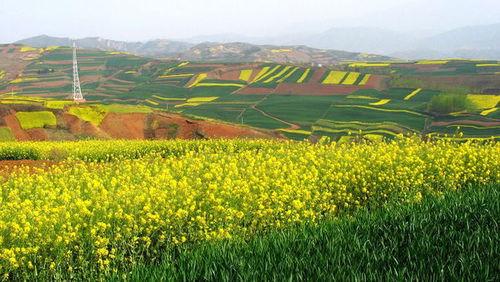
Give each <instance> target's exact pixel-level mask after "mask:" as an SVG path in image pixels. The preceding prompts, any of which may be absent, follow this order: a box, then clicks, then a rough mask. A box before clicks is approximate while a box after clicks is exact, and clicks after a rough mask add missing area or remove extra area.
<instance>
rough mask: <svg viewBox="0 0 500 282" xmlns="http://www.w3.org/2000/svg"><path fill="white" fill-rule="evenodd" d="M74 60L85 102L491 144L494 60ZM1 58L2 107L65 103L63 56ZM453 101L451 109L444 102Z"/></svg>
mask: <svg viewBox="0 0 500 282" xmlns="http://www.w3.org/2000/svg"><path fill="white" fill-rule="evenodd" d="M276 53H277V54H280V55H283V54H282V53H284V54H287V53H289V52H288V51H287V50H279V51H278V52H276ZM78 55H79V66H80V76H81V77H80V78H81V81H82V89H83V92H84V95H85V97H86V99H87V101H88V102H89V103H99V104H128V105H134V106H147V107H149V108H151V109H154V110H155V111H166V112H169V113H176V114H181V115H184V116H188V117H189V116H190V117H196V118H197V119H199V118H202V119H212V120H219V121H223V122H226V123H232V124H240V125H245V126H249V127H252V128H260V129H264V130H270V131H273V132H274V133H272V135H283V136H286V137H289V138H293V139H299V140H301V139H304V138H308V139H310V140H317V139H318V138H320V137H321V136H329V137H331V138H333V139H334V140H343V141H345V140H353V139H354V140H356V139H359V138H363V139H380V138H383V137H385V138H395V137H396V136H398V135H399V134H426V135H430V136H436V135H442V134H448V135H450V136H454V137H457V138H489V137H491V136H500V130H499V129H500V116H499V114H500V111H498V108H499V105H498V102H499V97H500V79H498V78H499V73H500V63H499V62H498V61H492V60H490V61H478V60H434V61H432V60H430V61H429V60H426V61H418V62H394V61H388V62H343V63H341V64H336V65H332V66H323V67H318V66H315V67H310V66H307V65H305V64H290V63H260V62H252V63H243V62H241V63H219V62H189V61H176V60H155V59H150V58H144V57H138V56H134V55H130V54H127V53H121V52H105V51H97V50H86V49H81V50H79V51H78ZM0 58H1V60H0V70H1V71H2V75H1V76H0V103H1V104H8V105H12V104H27V103H28V104H29V103H30V102H29V101H28V102H26V101H23V99H24V98H25V97H27V96H29V97H36V98H44V99H48V98H50V99H55V100H64V99H68V98H69V96H70V93H71V87H72V80H71V75H72V61H71V58H72V51H71V49H70V48H65V47H59V48H46V49H37V48H31V47H26V46H21V45H3V46H0ZM457 93H458V94H457ZM450 95H452V96H450ZM450 97H451V98H450ZM455 98H456V99H459V101H458V102H456V103H455V102H453V103H451V102H447V101H449V100H450V99H455ZM450 105H451V106H450ZM459 132H461V133H462V134H463V137H460V136H459V134H458V133H459ZM455 135H456V136H455Z"/></svg>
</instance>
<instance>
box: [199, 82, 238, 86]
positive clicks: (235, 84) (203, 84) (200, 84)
mask: <svg viewBox="0 0 500 282" xmlns="http://www.w3.org/2000/svg"><path fill="white" fill-rule="evenodd" d="M195 87H245V84H239V83H215V82H214V83H209V82H200V83H198V84H196V86H195Z"/></svg>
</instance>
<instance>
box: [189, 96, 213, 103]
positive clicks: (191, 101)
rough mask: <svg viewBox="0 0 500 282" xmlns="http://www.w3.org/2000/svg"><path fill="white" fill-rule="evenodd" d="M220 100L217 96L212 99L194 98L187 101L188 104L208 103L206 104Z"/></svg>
mask: <svg viewBox="0 0 500 282" xmlns="http://www.w3.org/2000/svg"><path fill="white" fill-rule="evenodd" d="M217 99H219V97H217V96H211V97H194V98H189V99H188V100H187V102H188V103H206V102H212V101H215V100H217Z"/></svg>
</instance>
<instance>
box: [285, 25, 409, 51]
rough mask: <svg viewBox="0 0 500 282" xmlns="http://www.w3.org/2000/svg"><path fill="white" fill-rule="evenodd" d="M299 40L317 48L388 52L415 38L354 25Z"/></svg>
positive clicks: (405, 44)
mask: <svg viewBox="0 0 500 282" xmlns="http://www.w3.org/2000/svg"><path fill="white" fill-rule="evenodd" d="M299 40H301V41H302V42H295V43H302V44H306V45H308V46H312V47H315V48H326V49H338V50H349V51H353V52H370V53H382V54H388V53H392V52H394V51H397V50H401V48H405V47H407V46H409V45H410V44H411V42H412V41H415V38H413V37H412V36H411V35H408V34H403V33H398V32H394V31H391V30H386V29H382V28H368V27H353V28H332V29H329V30H327V31H325V32H322V33H318V34H313V35H310V36H305V37H302V38H300V39H299Z"/></svg>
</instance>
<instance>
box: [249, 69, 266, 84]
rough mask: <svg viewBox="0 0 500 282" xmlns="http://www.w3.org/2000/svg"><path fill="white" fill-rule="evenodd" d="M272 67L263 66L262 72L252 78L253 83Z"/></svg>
mask: <svg viewBox="0 0 500 282" xmlns="http://www.w3.org/2000/svg"><path fill="white" fill-rule="evenodd" d="M270 68H271V67H263V68H262V69H261V70H260V72H259V73H258V74H257V75H256V76H255V77H254V79H253V80H252V83H253V82H257V81H258V80H259V79H261V77H263V76H264V75H265V74H266V73H267V72H268V71H269V69H270Z"/></svg>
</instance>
